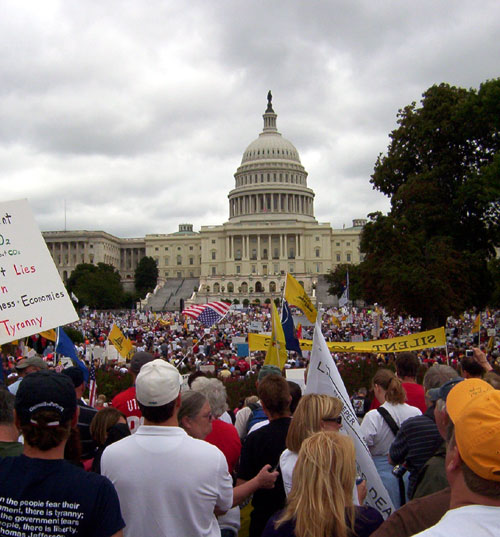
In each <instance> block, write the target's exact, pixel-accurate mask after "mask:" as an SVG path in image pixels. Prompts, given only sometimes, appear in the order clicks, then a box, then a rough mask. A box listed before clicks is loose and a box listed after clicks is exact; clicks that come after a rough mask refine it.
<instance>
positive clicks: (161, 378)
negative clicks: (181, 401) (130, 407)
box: [135, 358, 182, 407]
mask: <svg viewBox="0 0 500 537" xmlns="http://www.w3.org/2000/svg"><path fill="white" fill-rule="evenodd" d="M181 385H182V377H181V375H180V374H179V371H177V369H176V368H175V367H174V366H173V365H170V364H169V363H167V362H165V360H161V359H160V358H158V359H157V360H153V361H152V362H148V363H147V364H144V365H143V366H142V367H141V371H140V372H139V374H138V375H137V379H136V381H135V395H136V397H137V400H138V401H139V403H141V405H144V406H156V407H158V406H163V405H166V404H167V403H170V402H172V401H173V400H174V399H175V398H176V397H177V396H178V395H179V392H180V390H181Z"/></svg>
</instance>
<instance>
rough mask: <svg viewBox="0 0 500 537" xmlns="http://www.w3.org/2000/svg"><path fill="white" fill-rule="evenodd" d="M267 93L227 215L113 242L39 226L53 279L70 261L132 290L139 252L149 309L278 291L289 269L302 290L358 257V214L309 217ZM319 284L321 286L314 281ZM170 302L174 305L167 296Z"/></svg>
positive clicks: (295, 159)
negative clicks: (215, 221)
mask: <svg viewBox="0 0 500 537" xmlns="http://www.w3.org/2000/svg"><path fill="white" fill-rule="evenodd" d="M276 118H277V115H276V113H275V112H274V110H273V106H272V96H271V92H269V94H268V104H267V109H266V111H265V113H264V115H263V119H264V128H263V130H262V132H261V133H260V134H259V136H258V138H257V139H256V140H254V141H253V142H252V143H251V144H250V145H249V146H248V147H247V148H246V149H245V151H244V152H243V158H242V160H241V165H240V166H239V167H238V169H237V170H236V173H235V174H234V178H235V186H234V188H233V189H232V190H231V191H230V192H229V195H228V198H229V220H228V221H227V222H225V223H223V224H222V225H218V226H202V227H201V229H200V231H199V232H195V231H193V226H192V225H191V224H180V225H179V231H177V232H175V233H169V234H154V235H146V236H145V237H144V238H140V239H121V238H118V237H115V236H113V235H110V234H109V233H106V232H103V231H48V232H44V233H43V236H44V239H45V241H46V243H47V246H48V248H49V251H50V253H51V254H52V257H53V259H54V261H55V263H56V266H57V267H58V270H59V273H60V275H61V277H62V278H63V280H66V279H67V278H68V277H69V275H70V274H71V271H72V270H73V269H74V268H75V266H76V265H77V264H78V263H99V262H104V263H108V264H111V265H113V266H114V267H115V268H116V269H117V270H119V272H120V274H121V275H122V279H123V283H124V286H125V288H131V287H132V286H133V279H134V271H135V269H136V267H137V264H138V262H139V261H140V259H141V258H142V257H143V256H144V255H146V256H151V257H153V258H154V259H155V261H156V262H157V265H158V271H159V287H160V288H161V289H159V290H158V291H157V292H156V293H155V294H156V295H158V297H157V299H156V302H155V297H151V299H150V301H151V300H152V302H151V304H152V306H153V309H158V310H160V309H175V308H176V307H177V306H178V303H179V300H180V298H184V299H185V300H186V301H188V300H189V301H192V302H198V303H201V302H206V301H209V300H214V299H220V298H228V299H230V300H236V299H237V300H238V301H239V302H242V301H243V300H244V299H245V298H247V299H250V300H255V299H257V298H258V299H259V300H260V301H261V302H263V301H264V300H265V299H266V298H272V297H274V296H278V295H279V294H280V293H281V289H282V286H283V285H284V281H285V277H286V272H291V273H292V274H293V275H294V276H295V277H296V278H297V279H298V280H299V281H300V282H301V283H302V284H303V285H304V288H305V290H306V291H307V293H308V294H309V295H310V296H315V295H316V290H317V289H318V288H319V287H320V284H321V282H322V281H323V280H322V278H320V276H321V275H323V274H326V273H327V272H328V271H329V270H330V269H333V268H335V266H336V265H338V264H341V263H352V264H357V263H359V262H360V260H361V259H360V252H359V238H360V233H361V230H362V228H363V225H364V224H365V223H366V220H364V219H358V220H354V221H353V226H352V227H350V228H344V229H333V228H332V227H331V225H330V224H329V223H320V222H318V221H317V220H316V218H315V217H314V191H313V190H312V189H311V188H309V187H308V184H307V175H308V174H307V172H306V170H305V169H304V167H303V166H302V164H301V162H300V158H299V153H298V151H297V149H296V148H295V146H294V145H293V144H292V143H291V142H289V141H288V140H287V139H286V138H284V137H283V136H282V135H281V133H279V132H278V129H277V126H276ZM323 287H324V284H323ZM176 300H177V302H176Z"/></svg>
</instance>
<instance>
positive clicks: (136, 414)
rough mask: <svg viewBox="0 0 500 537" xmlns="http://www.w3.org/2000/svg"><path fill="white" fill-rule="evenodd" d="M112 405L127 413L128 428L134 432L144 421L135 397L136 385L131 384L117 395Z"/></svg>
mask: <svg viewBox="0 0 500 537" xmlns="http://www.w3.org/2000/svg"><path fill="white" fill-rule="evenodd" d="M111 406H112V407H114V408H116V409H117V410H119V411H120V412H123V413H124V414H125V416H126V418H127V424H128V428H129V429H130V432H131V433H132V434H134V433H135V431H136V430H137V427H139V425H141V423H142V422H143V420H142V413H141V411H140V410H139V405H138V404H137V399H136V398H135V386H131V387H130V388H128V389H127V390H125V391H123V392H120V393H119V394H117V395H115V396H114V397H113V400H112V401H111Z"/></svg>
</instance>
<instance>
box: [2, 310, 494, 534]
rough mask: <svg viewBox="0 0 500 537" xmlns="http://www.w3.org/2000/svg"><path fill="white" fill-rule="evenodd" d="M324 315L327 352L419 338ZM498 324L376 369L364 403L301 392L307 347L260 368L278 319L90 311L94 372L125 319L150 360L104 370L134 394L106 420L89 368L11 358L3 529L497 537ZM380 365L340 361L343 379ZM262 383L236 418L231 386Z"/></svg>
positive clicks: (366, 315) (15, 350)
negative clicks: (366, 469)
mask: <svg viewBox="0 0 500 537" xmlns="http://www.w3.org/2000/svg"><path fill="white" fill-rule="evenodd" d="M296 313H297V317H296V322H297V321H298V322H301V324H302V326H301V327H299V328H298V330H299V332H300V331H301V332H302V334H301V337H302V339H311V338H312V333H313V328H314V327H313V326H311V325H310V323H307V321H306V320H305V319H304V318H301V317H300V312H298V311H297V312H296ZM321 313H322V331H323V334H324V335H325V338H326V339H327V340H328V341H350V340H359V339H362V340H373V339H386V338H392V337H397V336H401V335H407V334H411V333H415V332H419V331H420V323H419V320H418V319H413V318H406V319H404V318H401V317H396V318H395V317H392V316H390V315H388V314H386V313H385V312H383V311H382V310H380V309H379V308H374V309H372V310H368V309H359V310H357V309H352V310H346V311H340V310H329V311H326V312H321ZM498 319H500V312H498V311H492V312H490V311H487V312H484V313H483V314H482V315H481V317H480V321H481V322H480V324H479V321H478V317H477V314H472V313H469V314H467V313H465V314H464V316H462V317H461V318H459V319H453V318H450V319H448V321H447V326H446V333H447V347H446V348H436V349H424V350H421V351H418V352H401V353H397V354H394V355H389V354H384V355H382V354H381V355H378V356H375V358H374V359H375V360H377V362H378V364H377V365H378V367H377V368H376V369H375V371H374V375H373V377H372V378H371V379H370V381H369V384H368V385H366V386H358V387H357V388H359V389H357V390H355V391H353V392H352V393H350V396H351V402H350V403H349V401H342V400H340V399H338V398H337V397H334V396H333V395H328V394H315V393H307V395H304V394H303V390H302V389H301V386H300V385H299V384H301V383H299V384H297V383H296V382H294V381H293V380H289V379H287V373H288V370H290V369H295V368H304V370H305V374H306V375H307V365H308V361H309V353H308V352H305V351H304V352H303V356H300V355H298V354H295V353H290V358H289V360H288V362H287V364H286V366H285V368H284V370H280V369H279V368H277V367H276V366H273V365H267V364H265V363H264V359H265V353H263V352H259V353H252V354H251V356H250V357H246V356H244V354H245V352H241V350H242V349H241V342H242V341H243V342H244V341H245V338H246V335H247V334H248V332H250V331H254V330H258V331H260V332H268V331H270V312H269V310H268V309H267V308H265V307H263V306H259V307H250V308H245V309H243V308H242V309H234V310H233V309H231V310H230V312H229V313H228V315H227V316H226V317H225V318H224V319H222V320H221V321H220V322H219V323H217V324H216V325H214V326H212V327H208V328H207V327H204V326H202V325H200V324H199V323H198V322H197V321H193V320H190V319H186V318H184V317H182V316H181V315H179V314H173V313H168V314H161V315H159V314H154V313H151V312H132V311H127V312H113V313H111V312H96V311H89V310H87V311H82V314H81V317H80V320H79V321H78V323H75V324H74V325H73V328H74V329H76V330H78V331H79V332H81V334H82V338H83V342H82V343H77V344H76V347H77V351H78V354H79V355H80V357H81V359H82V361H83V362H85V361H87V362H88V360H89V358H90V357H91V356H92V352H93V351H94V354H95V355H99V356H101V355H103V354H99V353H97V352H96V349H102V348H105V347H106V345H107V344H108V343H107V339H108V335H109V332H110V330H111V327H112V325H113V324H116V325H117V326H118V327H119V328H120V330H121V331H122V333H123V334H124V335H125V336H126V337H127V338H129V339H130V341H131V342H132V343H133V345H134V353H133V356H132V357H131V359H130V360H129V361H125V360H116V361H114V360H113V361H107V360H106V361H103V363H102V364H100V367H103V368H108V369H112V370H116V371H118V372H119V373H121V374H123V375H130V376H131V379H132V383H131V384H132V385H131V386H130V387H128V388H127V389H125V390H123V391H121V392H119V393H116V394H112V397H110V398H109V400H108V401H107V402H105V401H104V398H101V399H100V400H99V404H98V405H96V407H97V408H94V407H91V406H89V405H88V401H85V399H84V394H85V393H86V388H87V386H86V382H85V380H84V373H83V370H82V368H81V367H78V366H77V365H73V366H70V367H64V368H63V367H62V366H61V364H60V363H59V361H58V357H57V356H56V354H55V349H54V344H53V343H52V342H51V341H50V340H49V339H45V338H43V337H42V336H39V337H35V338H31V339H30V341H29V342H18V345H17V346H10V347H9V349H8V352H6V351H5V349H2V364H3V370H4V371H3V378H4V381H5V382H4V385H3V386H2V387H1V388H0V534H2V535H19V536H28V535H29V536H32V535H43V536H45V535H46V536H49V535H50V536H63V535H68V534H71V535H81V536H83V535H85V536H102V537H107V536H117V537H120V536H121V535H126V536H130V537H132V536H134V537H137V536H152V537H154V536H164V535H165V536H179V537H185V536H219V535H220V536H224V537H235V536H236V535H240V536H241V537H243V536H245V537H246V536H247V535H250V537H260V536H263V537H288V536H289V537H292V536H295V537H313V536H314V537H332V536H334V537H348V536H349V537H351V536H355V535H356V536H358V537H365V536H366V537H368V536H370V535H373V536H374V537H384V536H389V537H391V536H398V537H404V536H411V535H417V534H418V535H425V536H426V537H427V536H429V537H433V536H445V535H446V536H447V535H475V536H479V537H482V536H493V535H498V529H497V528H498V522H497V521H498V517H499V515H500V451H499V450H498V446H499V445H500V390H498V388H500V377H499V376H498V375H497V374H496V372H495V369H496V368H497V366H498V364H497V360H498V351H499V342H498V339H496V338H495V336H494V335H493V332H494V330H495V329H496V323H497V320H498ZM243 347H244V346H243ZM30 349H35V350H36V351H37V352H36V353H34V352H29V351H30ZM243 350H244V349H243ZM26 355H28V356H27V357H26ZM366 358H367V357H366V356H365V355H359V354H349V353H336V354H335V355H334V359H335V361H336V362H337V364H338V365H339V369H341V366H342V365H343V364H346V363H351V362H362V361H363V360H365V359H366ZM372 359H373V357H372ZM422 369H423V370H424V371H425V374H424V376H423V380H422V382H421V383H420V382H418V381H417V376H418V374H419V373H421V371H422ZM181 372H182V373H184V375H182V374H181ZM250 376H251V377H252V378H253V379H254V380H255V381H256V382H255V386H256V388H255V393H253V394H251V396H249V397H247V398H246V399H245V400H242V401H241V403H239V404H238V405H237V407H236V408H234V406H233V407H231V408H230V407H229V405H228V397H227V392H226V386H228V382H229V381H234V380H235V379H246V378H248V377H250ZM349 404H352V406H353V408H354V411H355V413H356V415H357V416H358V419H359V422H360V429H359V431H360V434H361V435H362V437H363V439H364V442H365V444H366V446H367V448H368V450H369V452H370V456H371V459H372V461H373V464H374V468H376V472H377V473H378V476H379V477H380V479H381V481H382V483H383V485H384V487H385V489H386V491H387V493H388V499H389V500H388V501H389V502H390V504H392V505H390V506H389V507H387V506H386V507H385V508H384V509H382V508H381V506H380V505H377V504H374V502H373V501H372V500H373V498H371V491H370V489H369V488H368V487H367V484H366V481H365V480H364V479H363V477H364V476H363V475H362V472H360V468H359V467H357V465H356V450H355V447H354V443H353V441H352V439H351V437H350V436H349V435H347V434H346V428H345V427H344V426H343V416H345V414H344V413H343V409H344V406H345V405H349ZM420 532H422V533H420Z"/></svg>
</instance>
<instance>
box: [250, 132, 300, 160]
mask: <svg viewBox="0 0 500 537" xmlns="http://www.w3.org/2000/svg"><path fill="white" fill-rule="evenodd" d="M270 158H272V159H281V160H292V161H294V162H298V163H299V164H300V158H299V153H298V151H297V149H295V146H294V145H293V144H292V142H289V141H288V140H287V139H286V138H283V136H281V134H280V133H279V132H278V131H277V130H276V131H275V132H265V131H263V132H262V133H261V134H260V135H259V137H258V138H257V139H256V140H254V141H253V142H252V143H251V144H250V145H249V146H248V147H247V148H246V149H245V152H244V153H243V158H242V160H241V163H242V164H245V163H246V162H253V161H255V160H264V159H270Z"/></svg>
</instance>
